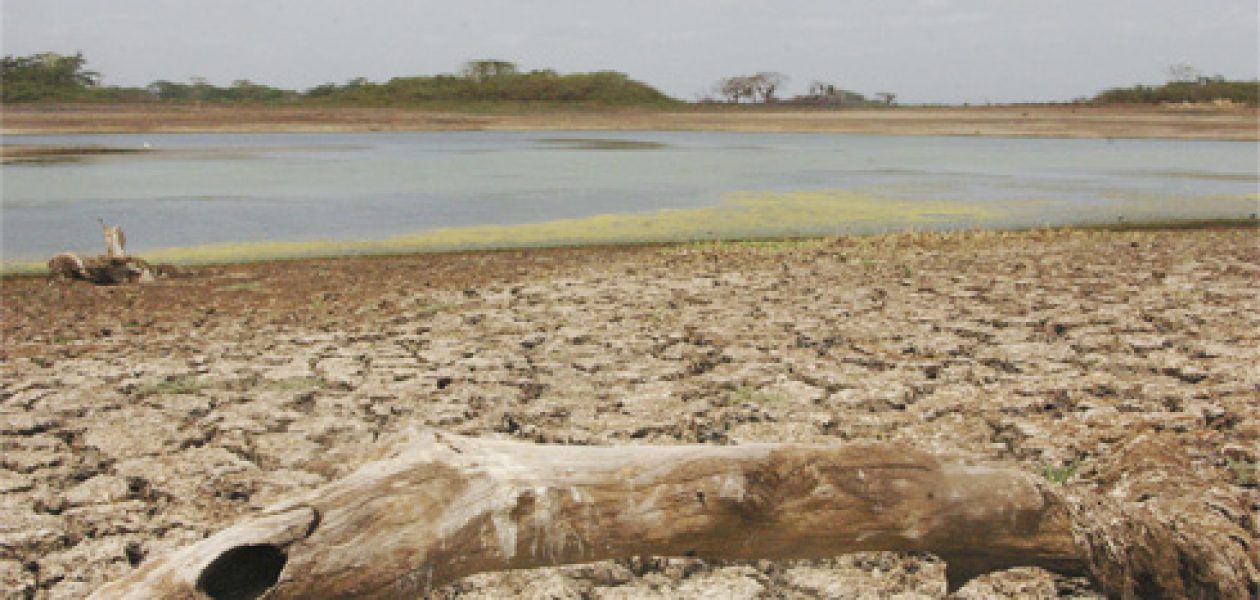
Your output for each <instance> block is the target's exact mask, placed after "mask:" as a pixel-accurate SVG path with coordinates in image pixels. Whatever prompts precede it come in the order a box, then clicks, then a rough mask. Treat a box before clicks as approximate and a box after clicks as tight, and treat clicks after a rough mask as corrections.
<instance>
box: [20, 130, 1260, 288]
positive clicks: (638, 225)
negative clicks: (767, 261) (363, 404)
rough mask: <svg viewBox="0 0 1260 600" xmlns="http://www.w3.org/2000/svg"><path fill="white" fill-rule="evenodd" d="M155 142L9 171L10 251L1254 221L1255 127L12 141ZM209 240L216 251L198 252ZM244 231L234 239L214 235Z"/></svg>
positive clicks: (427, 244) (219, 253)
mask: <svg viewBox="0 0 1260 600" xmlns="http://www.w3.org/2000/svg"><path fill="white" fill-rule="evenodd" d="M4 141H5V143H15V144H19V143H20V144H54V145H76V146H78V145H100V146H112V147H125V148H141V147H144V145H145V144H148V145H149V146H151V147H152V149H153V151H152V152H147V153H143V154H138V155H137V154H128V155H103V156H93V157H88V158H82V159H76V160H57V161H48V162H33V163H17V164H10V165H6V166H5V167H4V169H3V226H2V230H3V241H2V242H0V248H2V249H3V258H4V261H5V262H6V263H10V264H12V263H16V262H22V261H32V260H43V259H46V258H47V257H48V256H49V255H51V254H53V253H55V252H59V251H63V250H75V251H80V252H89V253H96V252H99V251H100V248H99V247H100V243H99V241H98V240H99V230H98V227H97V224H96V219H97V217H100V218H103V219H105V220H106V221H109V222H112V223H119V224H121V225H122V226H123V227H124V229H126V231H127V236H128V241H129V246H128V250H129V251H132V252H135V253H145V254H150V255H154V256H158V257H165V258H168V259H169V258H175V259H178V260H185V261H196V260H198V259H206V258H210V259H213V258H222V259H232V258H241V257H244V256H250V255H255V254H258V255H292V254H306V253H338V252H386V251H405V250H408V249H437V248H457V247H483V246H511V245H518V244H546V243H569V242H598V241H618V242H620V241H636V240H656V239H692V238H709V237H723V236H747V235H796V234H827V233H844V232H859V231H874V230H883V229H895V228H901V227H920V228H922V227H959V226H976V225H978V226H1025V225H1042V224H1050V225H1055V224H1068V223H1080V222H1114V221H1116V220H1119V219H1128V220H1145V219H1164V218H1188V217H1190V218H1220V217H1224V218H1233V217H1247V216H1249V215H1250V214H1252V213H1255V212H1256V210H1257V199H1258V197H1260V196H1258V195H1257V185H1258V182H1260V173H1258V169H1260V167H1258V166H1257V165H1258V161H1260V152H1258V148H1260V146H1257V145H1256V144H1253V143H1239V142H1205V141H1172V140H1069V139H1002V138H970V137H893V136H863V135H847V134H767V133H695V132H550V131H549V132H417V133H361V134H340V133H339V134H165V135H158V134H152V135H150V134H145V135H59V136H9V137H6V138H5V140H4ZM207 246H214V247H213V248H207ZM231 248H235V249H236V250H226V249H231Z"/></svg>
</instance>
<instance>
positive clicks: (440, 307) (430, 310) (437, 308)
mask: <svg viewBox="0 0 1260 600" xmlns="http://www.w3.org/2000/svg"><path fill="white" fill-rule="evenodd" d="M455 307H456V305H455V304H451V303H449V302H439V303H437V304H426V305H424V306H422V307H420V312H421V313H424V314H426V315H435V314H437V313H441V312H446V311H449V310H455Z"/></svg>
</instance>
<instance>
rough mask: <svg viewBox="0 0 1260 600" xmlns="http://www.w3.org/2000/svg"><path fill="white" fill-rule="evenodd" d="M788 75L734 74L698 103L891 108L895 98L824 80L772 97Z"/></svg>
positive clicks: (715, 85) (890, 95)
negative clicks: (786, 95)
mask: <svg viewBox="0 0 1260 600" xmlns="http://www.w3.org/2000/svg"><path fill="white" fill-rule="evenodd" d="M787 81H788V76H787V75H784V74H783V73H776V72H761V73H756V74H753V75H737V76H734V77H726V78H724V79H721V80H719V81H718V82H717V83H716V84H714V86H713V89H712V93H710V94H709V95H708V96H706V97H704V98H701V99H700V102H701V103H715V102H718V101H719V100H718V98H721V99H722V100H724V101H725V102H727V103H730V104H739V103H741V102H744V101H748V102H760V103H762V104H773V103H778V104H795V105H808V106H892V105H893V104H894V103H895V102H896V100H897V95H896V94H893V93H890V92H880V93H878V94H875V97H876V99H875V100H871V99H868V98H867V97H866V96H864V95H862V94H859V93H857V92H853V91H849V90H845V89H841V88H840V87H839V86H837V85H835V84H831V83H827V82H825V81H814V82H812V83H810V84H809V91H808V92H807V93H805V94H803V95H800V96H795V97H793V98H787V99H780V98H778V97H776V96H775V92H776V91H778V90H779V88H780V87H782V86H783V84H785V83H787Z"/></svg>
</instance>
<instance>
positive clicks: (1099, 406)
mask: <svg viewBox="0 0 1260 600" xmlns="http://www.w3.org/2000/svg"><path fill="white" fill-rule="evenodd" d="M188 275H189V277H186V278H180V279H172V280H167V281H163V282H161V283H158V284H154V285H147V286H135V287H93V286H91V285H89V284H84V283H77V284H58V285H49V284H46V283H45V282H44V281H42V280H35V279H20V278H19V279H9V280H6V281H4V285H3V290H2V292H0V294H2V297H3V307H2V311H3V319H4V320H3V332H4V346H3V356H2V358H3V366H2V369H3V370H2V373H3V387H2V389H0V590H3V591H4V593H3V595H4V596H5V597H13V598H72V597H82V596H84V595H86V594H88V593H90V592H91V591H92V590H93V589H94V588H95V587H96V586H99V585H100V584H102V583H104V582H106V581H108V580H111V579H113V578H116V577H118V576H120V575H122V574H125V573H127V572H129V571H130V570H131V569H133V568H135V566H136V565H137V564H139V563H141V562H142V561H144V560H147V559H149V558H151V557H154V556H156V555H160V554H162V553H164V552H167V551H169V550H171V549H173V548H176V547H178V546H181V545H184V544H187V543H189V542H192V541H195V540H198V539H200V538H202V537H204V536H206V535H208V534H210V533H211V532H214V531H216V530H218V529H220V528H222V527H224V526H226V525H228V524H230V523H232V522H234V521H235V520H237V519H240V518H242V517H245V516H248V515H250V514H252V513H255V512H257V511H259V510H260V509H262V508H263V507H265V506H267V505H268V504H271V503H273V502H275V501H277V500H279V499H281V498H284V497H285V496H287V495H290V494H293V493H295V492H300V491H304V490H308V489H310V488H313V487H315V486H318V485H320V484H322V483H324V482H326V481H329V480H330V479H333V478H337V477H340V476H342V475H345V474H347V473H348V472H350V471H352V470H353V469H355V468H356V467H357V466H358V465H360V464H362V463H363V462H364V461H366V460H369V459H370V457H371V456H372V455H373V453H374V452H375V451H376V448H377V444H378V440H381V439H382V438H383V437H387V436H389V435H391V434H393V433H394V432H397V431H399V430H402V429H405V428H411V427H417V426H423V427H434V428H438V429H441V430H445V431H451V432H458V433H462V434H468V435H474V436H496V437H506V438H519V439H524V440H534V441H537V442H545V443H554V444H598V445H613V444H675V443H701V444H741V443H747V442H754V441H757V442H760V441H772V442H811V443H838V442H848V441H886V442H904V443H906V444H910V445H914V446H916V447H919V448H922V449H925V450H929V451H933V452H937V453H941V454H944V455H949V456H955V457H959V458H960V459H963V460H968V461H976V462H983V463H989V464H1000V465H1006V466H1015V467H1017V468H1022V469H1025V470H1027V471H1029V472H1032V473H1036V474H1038V475H1040V476H1044V477H1047V478H1049V479H1051V480H1053V481H1055V482H1056V483H1060V484H1061V485H1063V486H1066V487H1067V488H1069V489H1072V488H1076V489H1080V490H1091V491H1094V492H1097V493H1107V494H1110V495H1112V496H1114V497H1122V498H1125V499H1127V500H1131V501H1133V502H1135V503H1138V504H1150V505H1158V504H1159V503H1160V502H1165V503H1173V504H1168V506H1175V505H1176V504H1175V503H1179V502H1181V503H1184V502H1192V503H1208V504H1209V506H1211V507H1213V510H1214V511H1215V513H1214V514H1217V515H1219V519H1220V520H1221V522H1222V523H1224V524H1225V526H1226V527H1229V528H1233V529H1232V530H1231V531H1233V530H1236V532H1237V535H1238V536H1240V537H1241V538H1242V539H1243V540H1246V539H1251V540H1254V539H1256V538H1257V537H1258V536H1260V524H1258V523H1257V522H1256V518H1255V515H1256V514H1257V510H1258V509H1260V492H1258V491H1257V487H1256V478H1257V475H1256V463H1257V448H1258V447H1260V401H1258V400H1260V367H1258V365H1260V296H1258V295H1257V282H1258V281H1260V244H1258V242H1257V232H1256V230H1255V229H1254V228H1242V229H1220V230H1212V229H1207V230H1194V231H1142V232H1103V231H1080V230H1075V231H1074V230H1053V231H1051V230H1046V231H1030V232H1021V233H997V232H956V233H948V234H941V233H907V234H892V235H883V236H873V237H853V238H836V239H827V240H813V241H802V242H769V243H756V244H752V243H748V244H738V243H727V244H692V245H682V246H672V247H618V248H582V249H558V250H532V251H511V252H490V253H467V254H435V255H418V256H406V257H384V258H355V259H339V260H311V261H297V262H275V263H259V264H246V265H233V266H223V267H214V268H201V269H195V270H192V271H191V272H189V274H188ZM1152 452H1164V453H1167V454H1169V455H1170V456H1172V457H1173V459H1172V460H1173V463H1174V464H1175V465H1176V468H1146V467H1144V466H1143V465H1145V464H1146V463H1144V462H1143V461H1144V460H1145V458H1144V457H1146V456H1148V455H1149V453H1152ZM1161 464H1168V463H1161ZM1190 474H1193V477H1192V478H1188V477H1189V475H1190ZM1178 482H1182V484H1178ZM1186 482H1190V483H1186ZM1170 518H1175V517H1170ZM1239 543H1243V542H1239ZM1251 556H1252V557H1253V559H1254V557H1255V554H1254V552H1253V553H1252V554H1251ZM943 569H944V567H943V565H942V563H941V562H940V561H939V560H937V559H936V558H935V557H933V556H931V555H927V554H921V553H863V554H854V555H848V556H842V557H836V558H833V559H827V560H818V561H798V562H771V561H743V562H722V563H706V562H703V561H700V560H697V559H661V558H653V557H641V558H636V559H633V560H624V561H609V562H602V563H594V564H590V565H579V566H572V567H563V568H555V569H542V570H537V571H525V572H509V573H493V574H484V575H479V576H474V577H471V578H468V579H465V580H463V581H461V582H458V583H456V584H454V585H451V586H448V587H447V588H445V589H443V590H441V591H440V592H439V594H438V595H439V597H446V598H499V597H539V598H816V597H822V598H859V597H899V598H942V597H946V596H947V593H946V589H945V587H946V586H945V580H944V577H943ZM954 597H957V598H1004V597H1032V598H1036V597H1040V598H1054V597H1076V598H1094V597H1099V596H1098V594H1097V592H1094V591H1092V590H1091V589H1090V587H1089V583H1088V581H1085V580H1074V579H1065V578H1061V577H1055V576H1052V575H1050V574H1048V573H1045V572H1043V571H1039V570H1035V569H1015V570H1011V571H1006V572H1002V573H996V574H992V575H989V576H985V577H982V578H980V579H977V580H974V581H972V582H971V583H969V584H968V585H967V586H965V587H964V588H963V589H962V590H960V591H959V592H957V593H956V595H955V596H954Z"/></svg>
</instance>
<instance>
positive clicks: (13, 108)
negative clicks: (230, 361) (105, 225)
mask: <svg viewBox="0 0 1260 600" xmlns="http://www.w3.org/2000/svg"><path fill="white" fill-rule="evenodd" d="M2 109H3V113H4V114H3V117H4V118H3V132H4V134H6V135H15V134H53V133H200V132H357V131H455V130H460V131H463V130H486V131H513V130H534V131H537V130H609V131H631V130H661V131H745V132H781V133H861V134H889V135H958V136H1002V137H1072V138H1169V139H1204V140H1242V141H1255V140H1257V139H1260V111H1258V110H1257V109H1255V108H1247V107H1235V108H1199V109H1183V108H1164V107H1133V106H1116V107H1092V106H1083V105H1082V106H1075V105H1029V106H976V107H898V108H892V109H869V108H857V109H843V110H820V109H800V108H787V107H752V106H738V107H731V106H721V105H718V106H688V107H684V108H680V109H578V108H556V107H537V108H520V109H517V108H511V107H497V108H485V109H480V110H475V111H467V110H465V111H460V110H449V111H446V110H444V111H439V110H426V109H408V108H346V107H293V106H257V105H254V106H251V105H244V106H241V105H237V106H233V105H200V106H198V105H172V104H161V105H158V104H152V105H150V104H121V105H110V104H70V105H22V104H14V105H7V106H3V107H2Z"/></svg>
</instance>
